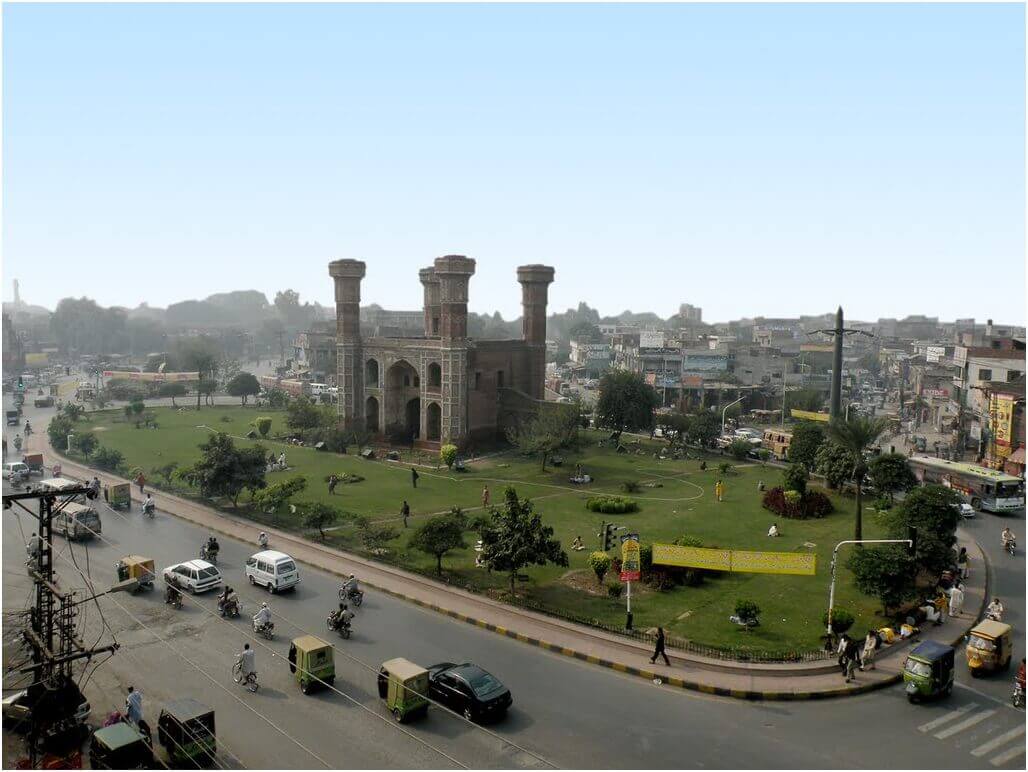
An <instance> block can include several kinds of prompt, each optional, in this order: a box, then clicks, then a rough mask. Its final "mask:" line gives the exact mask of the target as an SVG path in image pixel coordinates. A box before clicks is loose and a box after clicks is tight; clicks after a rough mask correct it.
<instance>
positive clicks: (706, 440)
mask: <svg viewBox="0 0 1028 772" xmlns="http://www.w3.org/2000/svg"><path fill="white" fill-rule="evenodd" d="M688 436H689V442H692V443H694V444H696V445H699V446H700V447H701V448H709V447H711V446H712V445H713V444H714V440H716V439H717V438H718V437H720V436H721V422H720V421H718V419H717V416H716V415H714V414H713V413H711V412H710V411H709V410H704V411H702V412H699V413H697V414H696V415H694V416H690V417H689V430H688Z"/></svg>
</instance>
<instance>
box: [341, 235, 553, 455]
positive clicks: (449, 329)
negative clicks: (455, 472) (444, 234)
mask: <svg viewBox="0 0 1028 772" xmlns="http://www.w3.org/2000/svg"><path fill="white" fill-rule="evenodd" d="M365 270H366V266H365V264H364V263H363V262H361V261H359V260H336V261H334V262H332V263H330V264H329V275H331V276H332V279H333V281H334V282H335V300H336V361H337V382H338V387H339V402H338V405H339V408H338V409H339V415H340V417H341V419H342V423H343V425H344V427H354V426H359V427H365V428H366V429H367V430H368V431H370V432H371V433H372V434H373V435H374V436H378V437H383V436H388V437H391V438H393V439H394V441H395V440H396V438H398V437H402V438H403V439H404V440H405V441H413V442H418V443H420V444H422V445H425V446H428V447H438V446H439V444H440V443H444V442H455V443H456V442H461V441H463V440H466V439H480V440H493V439H495V438H498V437H500V436H502V434H503V428H504V426H505V425H508V424H509V422H510V421H512V420H515V418H516V416H517V415H520V414H523V412H524V411H525V410H526V409H529V408H531V406H532V405H533V404H534V403H536V402H537V401H541V400H542V398H543V384H544V377H545V368H546V303H547V294H548V288H549V285H550V283H551V282H552V281H553V274H554V271H553V268H551V267H549V266H544V265H523V266H521V267H519V268H518V269H517V278H518V282H520V284H521V302H522V307H523V309H524V312H523V315H522V337H521V339H520V340H472V339H470V338H468V335H467V320H468V285H469V284H470V281H471V277H472V276H473V275H474V273H475V261H474V260H473V259H471V258H468V257H464V256H463V255H447V256H445V257H440V258H437V259H436V260H435V262H434V264H433V265H432V266H430V267H428V268H423V269H422V270H421V271H420V272H419V277H420V279H421V284H422V286H423V288H424V308H423V310H422V327H421V330H420V332H419V333H417V334H414V333H412V334H411V335H409V336H383V337H371V336H369V337H365V335H364V334H363V333H362V329H361V324H360V311H359V309H360V284H361V280H362V279H363V278H364V275H365ZM519 411H521V412H519Z"/></svg>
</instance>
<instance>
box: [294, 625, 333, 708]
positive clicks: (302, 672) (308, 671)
mask: <svg viewBox="0 0 1028 772" xmlns="http://www.w3.org/2000/svg"><path fill="white" fill-rule="evenodd" d="M333 653H334V652H333V650H332V646H331V644H328V643H325V642H324V641H323V640H321V639H320V638H315V637H314V636H313V635H302V636H300V637H299V638H294V639H293V643H292V645H290V647H289V671H290V672H291V673H295V674H296V680H297V682H298V683H299V684H300V691H301V692H303V693H304V694H310V693H311V691H313V690H314V689H316V688H317V687H319V686H323V685H328V686H331V685H332V683H333V682H334V681H335V680H336V666H335V659H334V657H333Z"/></svg>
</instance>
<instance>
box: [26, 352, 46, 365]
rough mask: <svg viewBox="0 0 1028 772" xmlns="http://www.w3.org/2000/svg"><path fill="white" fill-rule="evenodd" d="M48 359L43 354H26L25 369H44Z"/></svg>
mask: <svg viewBox="0 0 1028 772" xmlns="http://www.w3.org/2000/svg"><path fill="white" fill-rule="evenodd" d="M49 361H50V358H49V357H48V356H47V355H46V353H45V352H43V353H41V354H26V355H25V366H26V367H46V365H47V362H49Z"/></svg>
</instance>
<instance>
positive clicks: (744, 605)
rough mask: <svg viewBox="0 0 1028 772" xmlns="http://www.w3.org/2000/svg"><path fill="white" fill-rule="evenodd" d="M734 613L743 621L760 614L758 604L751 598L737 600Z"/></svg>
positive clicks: (753, 618) (755, 617)
mask: <svg viewBox="0 0 1028 772" xmlns="http://www.w3.org/2000/svg"><path fill="white" fill-rule="evenodd" d="M735 615H736V616H737V617H739V619H742V620H744V621H749V620H755V619H757V618H758V617H759V616H760V606H758V605H757V604H756V603H754V602H753V601H752V600H737V601H736V602H735Z"/></svg>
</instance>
